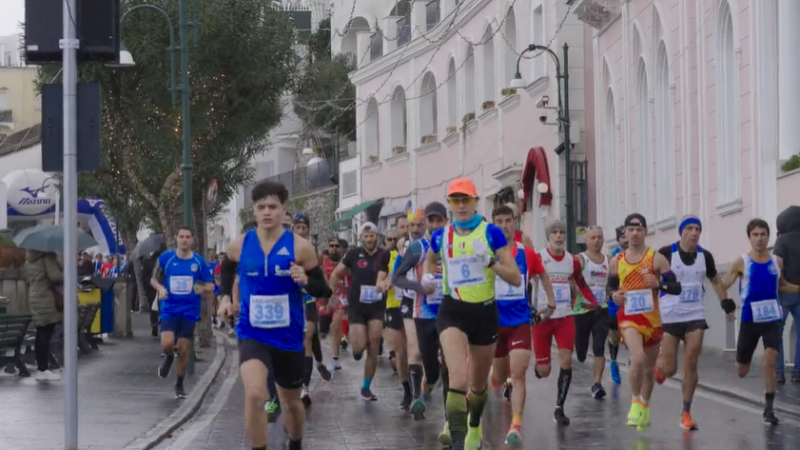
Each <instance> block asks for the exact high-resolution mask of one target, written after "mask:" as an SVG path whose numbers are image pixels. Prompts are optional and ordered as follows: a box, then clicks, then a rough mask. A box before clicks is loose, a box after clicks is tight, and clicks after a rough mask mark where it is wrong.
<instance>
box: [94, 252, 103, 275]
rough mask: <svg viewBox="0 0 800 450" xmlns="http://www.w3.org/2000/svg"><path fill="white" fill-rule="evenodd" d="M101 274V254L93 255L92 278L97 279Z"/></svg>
mask: <svg viewBox="0 0 800 450" xmlns="http://www.w3.org/2000/svg"><path fill="white" fill-rule="evenodd" d="M102 273H103V254H102V253H98V254H96V255H94V276H96V277H99V276H101V275H102Z"/></svg>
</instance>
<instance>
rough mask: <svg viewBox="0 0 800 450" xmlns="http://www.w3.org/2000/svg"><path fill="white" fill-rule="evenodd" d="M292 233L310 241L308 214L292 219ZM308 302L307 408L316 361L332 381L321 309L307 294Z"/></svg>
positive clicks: (324, 377) (328, 379)
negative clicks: (325, 360)
mask: <svg viewBox="0 0 800 450" xmlns="http://www.w3.org/2000/svg"><path fill="white" fill-rule="evenodd" d="M292 232H293V233H295V234H296V235H298V236H300V237H301V238H303V239H306V240H308V235H309V233H310V232H311V221H310V220H309V219H308V214H306V213H304V212H299V213H296V214H295V215H294V217H292ZM303 297H304V298H305V300H306V309H305V316H306V328H305V333H306V334H305V336H306V340H305V344H304V348H305V352H306V359H305V365H304V367H305V372H304V374H305V375H304V376H303V391H302V393H301V394H300V398H301V399H302V400H303V404H304V405H305V406H307V407H308V406H311V394H310V393H309V391H308V386H309V385H310V384H311V374H312V373H313V372H314V359H316V360H317V371H319V374H320V376H322V379H323V380H325V381H330V380H331V373H330V371H329V370H328V368H327V367H326V366H325V364H324V363H323V362H322V346H321V344H320V342H319V335H318V334H317V322H319V309H318V308H317V301H316V300H315V299H314V297H312V296H311V295H310V294H308V293H307V292H306V293H305V294H304V295H303Z"/></svg>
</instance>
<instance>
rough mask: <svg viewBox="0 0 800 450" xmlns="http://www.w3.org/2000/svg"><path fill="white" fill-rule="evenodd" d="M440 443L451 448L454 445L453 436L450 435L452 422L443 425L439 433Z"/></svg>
mask: <svg viewBox="0 0 800 450" xmlns="http://www.w3.org/2000/svg"><path fill="white" fill-rule="evenodd" d="M439 444H441V445H442V447H446V448H450V447H452V446H453V438H452V436H450V424H449V423H447V421H445V422H444V427H442V432H441V433H439Z"/></svg>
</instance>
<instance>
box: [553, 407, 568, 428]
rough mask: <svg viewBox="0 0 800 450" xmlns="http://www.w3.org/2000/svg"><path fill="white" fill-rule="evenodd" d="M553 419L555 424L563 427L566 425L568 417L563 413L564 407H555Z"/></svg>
mask: <svg viewBox="0 0 800 450" xmlns="http://www.w3.org/2000/svg"><path fill="white" fill-rule="evenodd" d="M553 420H554V421H555V422H556V423H557V424H559V425H561V426H564V427H566V426H568V425H569V422H570V421H569V417H567V415H566V414H564V408H556V410H555V411H553Z"/></svg>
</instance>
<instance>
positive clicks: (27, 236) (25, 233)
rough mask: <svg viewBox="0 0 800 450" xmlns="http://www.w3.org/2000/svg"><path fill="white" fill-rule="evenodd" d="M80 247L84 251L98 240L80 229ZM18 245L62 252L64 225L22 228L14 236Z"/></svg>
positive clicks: (44, 250)
mask: <svg viewBox="0 0 800 450" xmlns="http://www.w3.org/2000/svg"><path fill="white" fill-rule="evenodd" d="M77 232H78V248H77V250H78V251H79V252H80V251H83V250H86V249H87V248H89V247H92V246H94V245H97V241H95V240H94V238H92V237H91V236H89V235H88V234H87V233H86V232H85V231H83V230H80V229H78V230H77ZM14 243H15V244H17V247H19V248H24V249H28V250H38V251H40V252H62V251H63V250H64V226H63V224H62V225H38V226H35V227H33V228H28V229H25V230H22V231H21V232H20V233H19V234H18V235H16V236H15V237H14Z"/></svg>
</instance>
